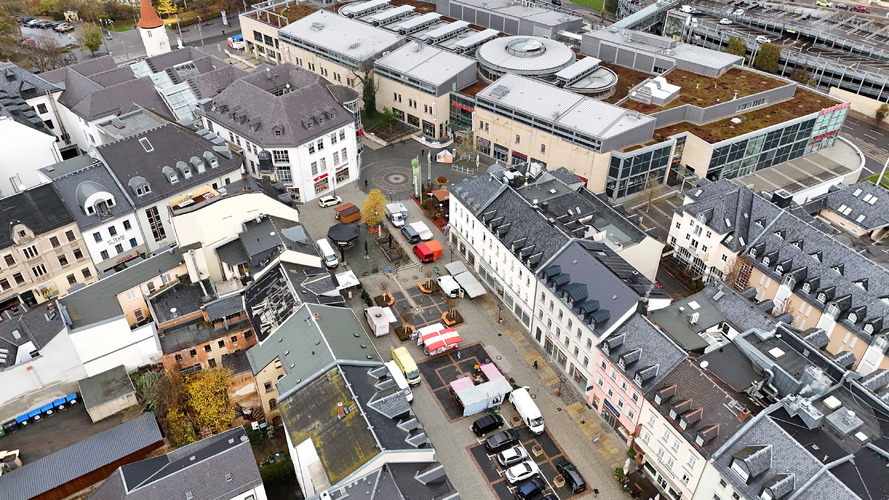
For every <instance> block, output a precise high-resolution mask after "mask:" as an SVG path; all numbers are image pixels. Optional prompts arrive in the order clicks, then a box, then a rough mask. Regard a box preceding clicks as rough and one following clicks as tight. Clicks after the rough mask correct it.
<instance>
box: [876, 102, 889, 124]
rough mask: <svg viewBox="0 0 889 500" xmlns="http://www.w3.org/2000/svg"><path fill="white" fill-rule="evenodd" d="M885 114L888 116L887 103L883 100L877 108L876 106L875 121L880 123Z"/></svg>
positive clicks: (888, 107)
mask: <svg viewBox="0 0 889 500" xmlns="http://www.w3.org/2000/svg"><path fill="white" fill-rule="evenodd" d="M887 116H889V104H886V103H885V102H884V103H883V104H882V105H881V106H880V107H879V108H877V123H880V122H881V121H883V120H884V119H886V117H887Z"/></svg>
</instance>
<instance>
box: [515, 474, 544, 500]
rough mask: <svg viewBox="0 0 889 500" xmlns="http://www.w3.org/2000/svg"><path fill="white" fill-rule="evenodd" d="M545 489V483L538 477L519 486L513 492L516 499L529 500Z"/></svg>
mask: <svg viewBox="0 0 889 500" xmlns="http://www.w3.org/2000/svg"><path fill="white" fill-rule="evenodd" d="M545 489H546V483H545V482H543V479H540V477H539V476H538V477H534V478H531V479H529V480H528V481H525V482H524V483H522V484H520V485H519V487H518V488H516V490H515V496H516V498H520V499H522V500H525V499H527V498H531V497H533V496H535V495H537V494H539V493H540V492H542V491H543V490H545Z"/></svg>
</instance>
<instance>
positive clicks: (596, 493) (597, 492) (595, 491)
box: [593, 488, 599, 497]
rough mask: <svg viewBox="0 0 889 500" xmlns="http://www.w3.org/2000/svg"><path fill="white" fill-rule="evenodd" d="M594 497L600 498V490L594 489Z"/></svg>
mask: <svg viewBox="0 0 889 500" xmlns="http://www.w3.org/2000/svg"><path fill="white" fill-rule="evenodd" d="M593 496H594V497H597V496H599V490H598V489H596V488H593Z"/></svg>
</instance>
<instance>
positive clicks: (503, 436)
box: [485, 429, 519, 451]
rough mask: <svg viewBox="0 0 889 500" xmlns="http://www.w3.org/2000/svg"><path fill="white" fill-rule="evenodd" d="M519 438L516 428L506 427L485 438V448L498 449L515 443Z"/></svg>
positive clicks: (489, 449)
mask: <svg viewBox="0 0 889 500" xmlns="http://www.w3.org/2000/svg"><path fill="white" fill-rule="evenodd" d="M518 440H519V433H518V432H516V430H515V429H506V430H505V431H500V432H498V433H497V434H494V435H493V436H491V437H489V438H488V439H486V440H485V448H487V449H488V451H497V450H499V449H500V448H503V447H504V446H506V445H508V444H512V443H515V442H516V441H518Z"/></svg>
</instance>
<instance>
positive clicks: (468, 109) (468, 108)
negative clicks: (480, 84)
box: [451, 101, 475, 113]
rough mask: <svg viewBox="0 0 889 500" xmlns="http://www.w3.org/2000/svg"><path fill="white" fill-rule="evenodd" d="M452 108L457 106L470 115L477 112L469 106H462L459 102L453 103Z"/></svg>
mask: <svg viewBox="0 0 889 500" xmlns="http://www.w3.org/2000/svg"><path fill="white" fill-rule="evenodd" d="M451 106H457V107H458V108H460V109H462V110H463V111H469V112H470V113H472V112H473V111H475V109H473V108H470V107H469V106H467V105H465V104H460V103H459V102H457V101H451Z"/></svg>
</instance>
